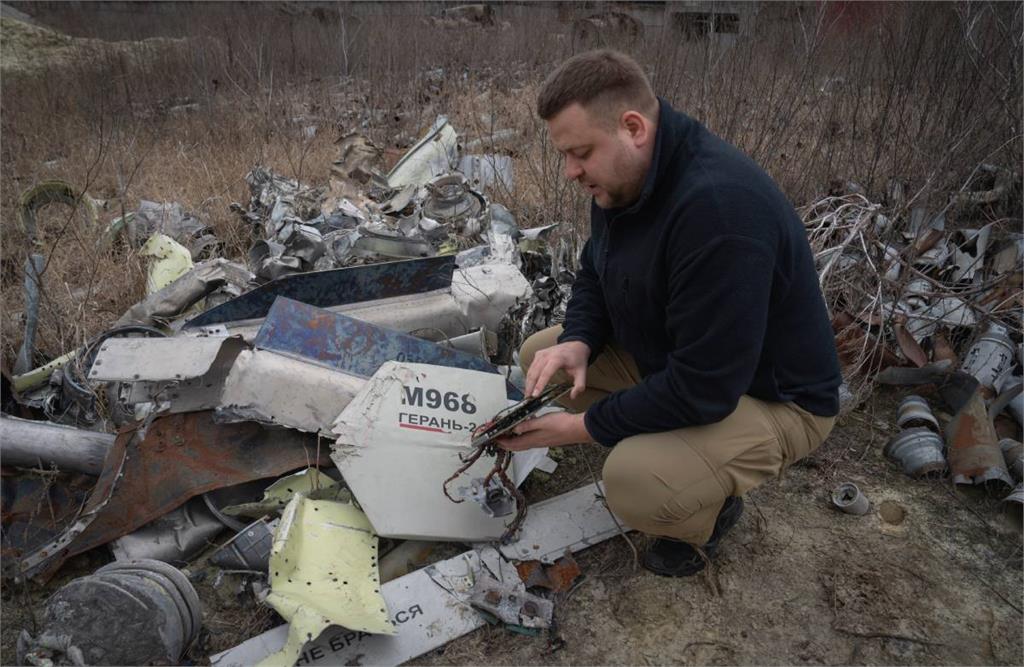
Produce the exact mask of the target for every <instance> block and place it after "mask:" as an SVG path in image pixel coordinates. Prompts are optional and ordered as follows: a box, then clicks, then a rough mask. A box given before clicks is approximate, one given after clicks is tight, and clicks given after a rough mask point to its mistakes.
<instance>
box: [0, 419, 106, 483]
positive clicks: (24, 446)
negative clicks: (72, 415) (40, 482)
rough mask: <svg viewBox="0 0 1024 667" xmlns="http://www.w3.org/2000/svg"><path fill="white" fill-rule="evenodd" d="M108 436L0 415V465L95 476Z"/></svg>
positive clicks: (101, 466)
mask: <svg viewBox="0 0 1024 667" xmlns="http://www.w3.org/2000/svg"><path fill="white" fill-rule="evenodd" d="M115 437H116V436H114V435H113V434H111V433H97V432H96V431H86V430H84V429H78V428H72V427H70V426H60V425H57V424H52V423H50V422H39V421H32V420H30V419H18V418H17V417H8V416H6V415H0V462H2V463H3V465H11V466H16V467H19V468H49V467H51V466H56V467H57V468H58V469H59V470H66V471H73V472H81V473H85V474H86V475H95V476H98V475H99V474H100V473H101V472H102V471H103V461H104V460H105V459H106V457H107V451H108V450H109V449H110V447H111V446H112V445H113V444H114V439H115Z"/></svg>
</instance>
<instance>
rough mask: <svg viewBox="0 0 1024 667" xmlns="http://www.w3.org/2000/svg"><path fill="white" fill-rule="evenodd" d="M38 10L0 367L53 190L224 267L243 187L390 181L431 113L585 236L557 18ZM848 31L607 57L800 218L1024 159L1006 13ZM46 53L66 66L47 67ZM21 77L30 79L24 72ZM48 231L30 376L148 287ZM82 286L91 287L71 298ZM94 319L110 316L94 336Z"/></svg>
mask: <svg viewBox="0 0 1024 667" xmlns="http://www.w3.org/2000/svg"><path fill="white" fill-rule="evenodd" d="M111 7H113V6H111ZM563 9H564V8H563ZM34 11H35V12H36V16H37V18H38V19H39V20H41V21H42V22H43V23H45V24H47V25H50V26H52V27H53V28H54V29H56V30H61V31H64V33H65V34H66V35H70V37H65V36H61V35H60V34H59V33H55V32H46V31H45V30H44V29H41V28H35V27H31V26H25V25H24V24H21V25H19V26H17V27H16V26H15V24H14V23H12V22H11V21H10V20H9V19H4V28H3V31H2V33H3V40H4V42H3V63H4V74H5V76H4V79H5V81H4V93H5V94H4V96H3V100H2V108H3V121H2V135H3V139H4V141H3V149H2V151H3V164H4V165H5V168H4V174H3V183H2V191H0V211H2V213H3V219H4V220H5V223H4V241H5V243H4V256H3V272H2V294H3V302H4V304H5V307H4V312H5V317H4V323H3V332H4V343H3V346H4V347H3V350H4V353H3V358H4V360H5V363H7V364H10V362H11V361H12V359H13V350H16V349H17V345H18V343H19V339H20V333H19V328H20V324H19V320H18V314H19V312H20V311H21V309H22V303H21V300H22V296H21V289H22V288H21V282H22V280H21V274H22V266H23V264H24V261H25V257H26V254H27V248H26V244H25V238H24V234H23V231H22V230H20V229H19V225H18V224H17V214H16V211H17V205H16V202H17V197H18V195H19V194H20V192H21V191H22V190H24V189H25V188H27V187H29V186H31V185H32V184H34V183H37V182H39V181H40V180H44V179H48V178H59V179H63V180H66V181H68V182H69V183H72V184H74V185H75V187H77V188H80V189H82V190H84V191H87V192H88V193H89V194H90V195H91V196H93V197H96V198H98V199H101V200H104V202H105V210H104V211H103V214H102V216H101V217H102V218H103V219H104V220H109V219H110V218H112V217H114V216H116V215H120V214H121V213H122V212H123V211H131V210H134V209H135V208H136V207H137V204H138V201H139V200H140V199H142V198H147V199H151V200H166V201H180V202H182V204H183V205H184V206H185V207H186V208H187V209H189V210H192V211H194V212H196V213H197V214H198V215H200V216H201V217H203V218H204V219H205V221H207V222H208V223H209V224H211V225H212V226H213V227H214V228H215V229H216V231H217V233H218V236H219V237H220V238H222V239H225V240H227V241H228V243H227V248H228V252H229V256H235V257H237V256H240V255H241V254H242V253H243V252H244V250H245V249H246V246H247V244H248V239H244V238H241V235H242V230H241V228H240V225H239V224H238V221H237V218H236V217H235V216H234V215H233V214H232V213H231V212H230V211H229V209H228V205H229V204H230V203H231V202H232V201H239V200H242V199H243V197H244V196H245V184H244V181H243V179H244V176H245V174H246V173H247V171H248V170H249V168H251V166H253V165H256V164H262V165H267V166H270V167H271V168H273V169H275V170H277V171H279V172H281V173H283V174H284V175H286V176H289V177H295V178H298V179H300V180H306V181H310V182H313V183H323V182H324V181H325V180H326V177H327V174H328V167H329V165H330V162H331V160H332V159H334V158H335V157H336V148H335V142H336V141H337V140H338V139H339V138H340V137H341V136H342V135H343V134H344V133H347V132H350V131H353V130H355V131H360V132H363V133H365V134H367V135H369V137H370V138H371V139H372V140H373V141H374V142H375V143H377V145H379V146H382V147H385V148H386V149H387V151H388V155H391V156H393V157H392V159H394V158H395V157H397V155H398V154H400V152H401V150H402V149H404V148H405V147H407V146H408V144H409V143H410V142H411V141H412V140H413V139H414V138H415V137H416V136H418V135H419V133H420V131H421V130H422V129H423V128H424V127H426V126H427V125H429V123H430V122H432V121H433V118H434V117H435V116H436V115H437V114H438V113H445V114H448V115H449V116H450V117H451V118H452V122H453V123H454V124H455V125H456V126H458V127H460V128H463V131H464V132H467V133H469V134H470V135H471V136H472V135H477V136H479V137H483V138H486V137H487V136H489V135H490V134H491V133H493V132H495V131H496V130H500V129H506V128H511V129H515V130H517V132H518V136H519V137H520V138H519V139H518V140H515V141H514V142H513V143H512V144H506V145H504V146H502V147H501V148H502V150H504V151H506V152H508V153H509V154H511V155H512V157H513V159H514V164H515V169H516V173H517V179H516V186H515V190H514V191H513V192H508V193H501V194H499V195H498V196H497V197H496V199H497V200H498V201H500V202H501V203H504V204H506V205H508V206H509V207H510V209H511V210H513V211H514V212H515V214H516V216H517V218H518V219H519V222H520V224H521V225H522V226H524V227H529V226H536V225H540V224H548V223H551V222H557V221H561V222H566V223H568V224H569V227H570V228H571V229H577V230H579V231H582V230H583V229H584V226H585V214H586V205H585V202H584V201H583V199H582V198H581V197H580V196H579V194H578V193H577V192H575V191H574V190H573V189H572V188H571V187H570V184H567V183H565V182H564V180H563V179H561V178H560V175H559V165H558V163H557V161H556V159H555V157H554V156H553V155H552V152H551V151H550V150H547V147H546V145H545V138H544V132H543V128H542V126H541V124H540V123H538V122H537V120H536V119H535V117H534V116H533V114H532V100H533V98H534V96H533V91H534V90H535V86H536V85H537V84H538V82H539V80H540V79H541V78H542V76H543V75H544V74H545V73H546V71H547V70H548V68H549V67H550V63H552V62H554V61H557V60H558V59H560V58H562V57H564V56H567V55H569V54H570V53H571V52H572V51H573V50H574V49H576V50H579V49H580V48H583V47H584V46H586V44H581V43H579V42H578V40H573V39H571V38H570V36H568V31H569V28H568V26H569V25H571V23H565V22H560V21H559V20H555V19H556V18H559V17H556V16H555V15H556V13H557V12H555V10H554V8H553V7H552V8H545V10H544V11H543V12H542V11H541V10H540V9H536V10H535V11H534V14H533V15H531V10H529V9H528V8H522V7H517V8H508V9H507V11H505V12H504V13H503V14H504V15H502V16H499V17H497V19H498V20H496V21H494V23H493V25H478V24H475V23H472V22H468V21H466V22H463V23H459V24H456V25H450V24H437V23H436V22H431V21H427V20H426V17H428V16H429V15H431V14H432V13H433V7H432V6H429V5H426V4H417V3H402V4H400V5H397V6H396V7H395V8H393V9H392V10H388V11H387V12H386V13H385V10H384V9H382V8H375V9H372V10H370V9H369V8H367V7H362V6H358V5H351V6H350V5H345V4H341V5H336V6H334V7H332V8H331V9H329V10H327V9H323V10H321V9H319V8H318V9H317V10H316V11H304V10H302V9H297V8H296V6H293V5H288V4H268V5H264V6H262V7H261V8H260V9H259V10H254V11H249V10H243V9H242V8H241V7H238V6H234V5H231V4H218V5H213V6H209V5H208V6H202V5H197V6H192V7H190V8H189V11H178V12H169V11H166V10H160V11H153V12H150V13H145V12H132V13H125V12H123V11H120V10H115V9H113V8H111V9H106V10H103V9H96V8H91V7H77V8H69V7H60V6H56V5H48V4H42V5H39V6H38V7H35V8H34ZM666 11H668V10H667V9H666ZM851 11H853V10H851ZM537 12H541V13H540V14H537ZM562 13H565V12H564V11H563V12H562ZM585 13H586V12H584V10H583V9H582V8H580V9H579V10H578V11H577V12H576V14H579V16H582V15H584V14H585ZM862 13H863V12H861V13H858V15H857V16H846V15H844V14H843V12H842V10H840V9H837V8H831V7H829V6H823V7H822V8H820V9H818V8H815V7H808V6H804V5H770V4H769V5H766V6H763V7H760V8H759V9H758V10H757V11H756V17H755V18H756V20H751V21H750V24H751V28H750V32H749V34H742V35H739V38H738V39H737V40H736V41H735V43H734V44H732V45H730V44H729V42H727V41H724V40H713V39H708V40H693V41H690V40H685V39H681V38H680V37H679V35H678V34H675V33H673V32H672V30H669V29H666V30H663V31H660V33H656V34H655V36H654V37H651V36H650V35H649V36H648V37H647V38H645V39H630V38H629V36H628V35H619V36H615V35H613V37H615V38H617V39H620V41H621V43H619V44H616V45H617V46H620V47H621V48H625V49H627V50H629V51H632V52H634V53H635V54H636V55H637V56H638V57H639V58H640V59H641V62H642V63H644V65H645V66H646V67H647V68H648V69H649V71H650V73H651V75H652V79H653V81H654V83H655V87H656V89H657V90H658V92H659V93H660V94H661V95H663V96H665V97H666V98H668V99H669V100H670V101H672V102H673V103H675V104H676V105H677V106H678V107H679V108H682V109H684V110H686V111H688V112H689V113H691V114H692V115H694V116H695V117H697V118H698V119H700V120H701V121H703V122H704V123H706V124H707V125H708V126H709V127H710V128H711V129H712V130H713V131H715V132H717V133H719V134H721V135H722V136H723V137H724V138H726V139H727V140H729V141H731V142H733V143H735V144H736V145H738V146H739V147H740V148H742V149H744V150H745V151H746V152H748V153H749V154H750V155H751V156H752V157H753V158H754V159H755V160H757V161H759V162H760V163H761V164H762V165H764V166H765V167H766V169H767V170H768V171H769V173H771V174H772V175H773V176H774V177H775V178H776V179H777V180H778V181H779V182H780V184H781V185H782V186H783V188H784V190H785V192H786V193H787V194H788V195H789V197H790V198H791V199H792V200H793V201H794V203H796V204H798V205H799V204H803V203H806V202H809V201H813V200H816V199H817V198H819V197H820V196H821V195H824V194H826V193H827V191H828V188H829V186H830V183H831V182H832V181H838V182H840V183H845V182H846V181H855V182H857V183H858V184H859V185H860V186H862V187H863V188H864V190H865V192H866V193H867V194H868V197H869V199H870V200H871V201H875V202H882V203H887V200H886V197H885V193H886V188H887V185H888V184H889V183H890V181H893V180H895V181H898V182H901V183H902V184H903V186H904V188H905V190H906V192H908V193H910V198H909V200H908V201H906V202H904V204H903V206H904V207H905V209H906V210H909V208H910V207H911V206H912V205H914V204H916V203H920V204H923V205H926V206H932V207H942V206H943V205H944V204H945V203H946V200H947V198H948V196H949V193H950V192H953V191H955V190H957V189H959V188H961V187H962V186H963V185H964V184H965V183H966V182H967V181H968V180H969V176H970V175H971V174H972V171H973V170H974V169H975V168H976V167H977V166H978V165H979V164H981V163H992V164H997V165H1004V166H1008V165H1014V164H1015V163H1016V162H1017V161H1018V157H1019V155H1020V151H1021V134H1020V132H1021V129H1020V128H1021V117H1020V107H1019V104H1017V101H1019V99H1020V97H1021V83H1020V81H1021V76H1020V73H1021V69H1020V48H1019V47H1020V35H1021V12H1020V9H1019V7H1017V6H1015V5H1012V4H1001V3H974V4H964V5H941V6H925V5H917V4H906V5H889V4H886V5H879V6H877V7H875V8H874V9H873V10H872V12H868V13H867V15H866V16H865V15H861V14H862ZM576 14H573V13H572V12H570V13H569V14H567V15H566V16H563V17H560V18H562V19H563V21H566V20H571V19H573V18H576V17H577V16H576ZM745 20H746V19H745ZM396 35H401V36H402V38H401V39H395V38H394V37H395V36H396ZM730 37H731V35H730ZM151 38H159V39H157V41H156V42H153V44H159V48H156V47H152V48H151V46H152V44H151ZM169 38H173V40H170V41H169ZM100 39H102V40H105V41H103V42H99V41H97V40H100ZM140 40H150V41H140ZM174 40H177V41H174ZM603 42H608V39H607V38H603ZM101 44H102V45H104V46H103V48H100V47H99V46H98V45H101ZM47 45H53V46H54V47H55V48H59V49H60V53H65V52H67V53H73V54H74V55H73V56H72V57H65V56H63V55H61V56H58V57H56V58H55V59H54V60H49V61H46V66H45V67H44V66H42V64H41V62H42V61H41V58H42V57H43V56H45V54H47V53H48V51H47V48H40V47H41V46H43V47H47ZM68 49H71V51H68ZM76 49H78V50H76ZM140 53H145V54H147V55H146V57H139V56H138V54H140ZM126 54H135V55H133V56H129V55H126ZM26 59H34V60H33V62H36V63H37V64H36V65H35V66H34V67H33V68H32V69H30V70H23V69H20V68H19V67H18V66H17V64H18V63H20V62H22V61H24V60H26ZM37 61H38V62H37ZM309 127H315V128H316V129H315V134H313V135H312V136H310V134H309V131H307V130H306V128H309ZM1019 183H1020V181H1019V173H1018V175H1017V179H1016V180H1015V182H1014V187H1015V188H1017V189H1016V193H1017V196H1015V197H1010V198H1008V199H1007V200H1006V201H1008V202H1009V204H1008V209H1007V210H1002V209H993V208H988V209H985V210H982V211H981V212H980V215H982V216H983V219H984V221H986V222H988V221H993V220H1005V219H1016V218H1017V217H1019V213H1020V197H1019V192H1020V190H1019V187H1020V186H1019ZM1004 208H1005V206H1004ZM892 213H895V215H894V216H893V217H894V218H896V223H897V225H900V224H901V223H903V222H904V221H903V220H901V219H900V217H899V212H898V211H894V212H892ZM54 215H55V216H63V215H65V213H63V212H62V213H57V214H54ZM949 222H950V223H951V224H952V225H956V224H958V223H959V222H960V221H959V220H955V219H953V220H949ZM1011 226H1012V225H1011ZM59 227H61V228H63V230H62V232H61V233H58V234H53V235H49V234H48V235H46V238H45V239H44V240H41V242H42V243H43V245H44V248H43V250H44V254H46V255H47V256H50V257H51V261H50V262H49V266H48V267H47V269H46V273H45V275H44V280H43V283H44V288H43V291H44V296H43V310H44V314H43V322H42V323H41V326H40V331H41V334H42V339H41V340H40V342H39V356H38V359H37V360H38V361H44V360H45V359H47V358H52V357H54V356H57V355H59V354H61V353H63V352H64V351H66V350H68V349H70V348H71V347H74V346H75V345H78V344H81V343H83V342H84V341H85V340H86V339H87V338H88V337H89V336H90V335H94V334H95V333H97V332H98V331H99V330H100V329H101V328H102V326H103V320H104V319H107V317H109V313H111V312H123V311H124V309H125V308H126V307H127V306H128V305H130V303H133V302H134V300H135V299H136V298H137V296H138V293H137V291H136V290H137V285H138V284H139V281H138V280H133V279H128V280H125V279H123V276H125V275H126V270H127V272H128V273H127V275H128V276H131V277H137V276H138V275H139V274H138V273H137V271H138V269H137V262H136V261H135V260H134V258H133V256H132V253H131V252H128V251H125V250H124V249H120V250H118V249H117V248H115V251H114V253H113V254H111V253H106V254H97V253H93V252H90V248H89V245H90V242H91V241H92V240H93V239H94V238H95V236H96V234H97V233H98V230H96V229H92V230H90V229H88V228H83V226H82V225H80V224H77V223H76V224H72V225H67V226H65V225H63V224H61V225H59ZM62 254H66V255H68V258H67V259H62V258H61V255H62ZM83 264H85V265H88V266H89V267H90V268H91V269H94V270H91V271H89V272H88V273H89V275H88V276H87V277H86V279H85V280H83V276H81V275H80V273H81V271H82V269H81V268H80V267H81V266H82V265H83ZM72 265H78V268H73V267H72ZM76 290H86V292H87V293H90V294H92V295H94V296H93V297H92V298H93V301H92V302H90V303H85V302H83V301H82V299H81V295H80V294H79V293H78V292H76ZM98 311H102V312H104V313H107V316H106V317H104V318H94V317H91V315H90V313H95V312H98ZM58 332H59V333H58Z"/></svg>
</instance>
